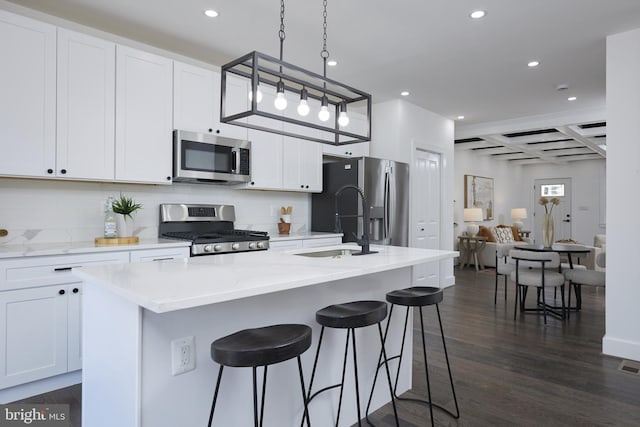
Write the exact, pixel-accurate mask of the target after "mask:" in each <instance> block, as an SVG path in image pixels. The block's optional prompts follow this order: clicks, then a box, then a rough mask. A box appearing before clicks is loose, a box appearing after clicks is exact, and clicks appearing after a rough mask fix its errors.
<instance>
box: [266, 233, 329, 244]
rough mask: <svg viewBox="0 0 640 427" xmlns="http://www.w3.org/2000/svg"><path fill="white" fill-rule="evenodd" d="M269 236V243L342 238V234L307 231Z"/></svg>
mask: <svg viewBox="0 0 640 427" xmlns="http://www.w3.org/2000/svg"><path fill="white" fill-rule="evenodd" d="M269 236H270V239H269V240H270V241H272V242H280V241H284V240H301V239H326V238H330V237H342V233H321V232H319V231H308V232H306V233H291V234H270V235H269Z"/></svg>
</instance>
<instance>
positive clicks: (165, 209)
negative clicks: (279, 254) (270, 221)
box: [158, 204, 269, 256]
mask: <svg viewBox="0 0 640 427" xmlns="http://www.w3.org/2000/svg"><path fill="white" fill-rule="evenodd" d="M234 220H235V208H234V207H233V206H231V205H185V204H163V205H160V225H159V227H158V235H159V236H160V237H164V238H168V239H178V240H186V241H190V242H191V243H192V244H191V256H197V255H215V254H223V253H231V252H247V251H256V250H265V249H268V248H269V234H268V233H267V232H265V231H256V230H236V229H234V228H233V221H234Z"/></svg>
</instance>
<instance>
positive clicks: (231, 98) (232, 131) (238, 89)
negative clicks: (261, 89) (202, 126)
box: [214, 72, 249, 139]
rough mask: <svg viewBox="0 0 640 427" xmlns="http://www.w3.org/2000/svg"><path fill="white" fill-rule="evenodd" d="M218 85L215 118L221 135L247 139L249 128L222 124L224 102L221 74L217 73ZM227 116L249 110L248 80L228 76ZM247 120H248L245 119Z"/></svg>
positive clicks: (215, 94)
mask: <svg viewBox="0 0 640 427" xmlns="http://www.w3.org/2000/svg"><path fill="white" fill-rule="evenodd" d="M215 78H216V84H215V89H216V91H215V92H214V97H215V106H216V110H215V117H216V122H217V127H218V130H219V131H220V132H217V133H219V134H220V135H222V136H226V137H229V138H238V139H247V138H248V136H247V128H245V127H242V126H236V125H230V124H226V123H220V105H221V102H222V81H221V75H220V73H218V72H216V73H215ZM225 101H226V105H225V108H226V114H227V115H231V114H234V113H239V112H242V111H247V109H248V108H249V86H248V85H247V83H246V80H243V79H241V78H239V77H235V76H233V75H231V74H227V90H226V97H225ZM245 120H246V119H245Z"/></svg>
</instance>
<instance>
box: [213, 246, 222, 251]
mask: <svg viewBox="0 0 640 427" xmlns="http://www.w3.org/2000/svg"><path fill="white" fill-rule="evenodd" d="M213 250H214V251H215V252H220V251H221V250H222V245H215V246H214V247H213Z"/></svg>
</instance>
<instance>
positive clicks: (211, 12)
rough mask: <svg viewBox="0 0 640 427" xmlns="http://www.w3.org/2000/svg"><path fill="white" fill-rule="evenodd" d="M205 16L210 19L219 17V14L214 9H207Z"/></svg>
mask: <svg viewBox="0 0 640 427" xmlns="http://www.w3.org/2000/svg"><path fill="white" fill-rule="evenodd" d="M204 14H205V15H207V16H208V17H209V18H215V17H216V16H218V12H216V11H215V10H213V9H207V10H205V11H204Z"/></svg>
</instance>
